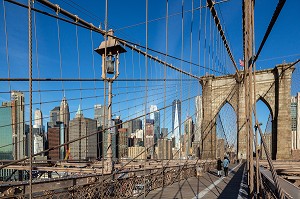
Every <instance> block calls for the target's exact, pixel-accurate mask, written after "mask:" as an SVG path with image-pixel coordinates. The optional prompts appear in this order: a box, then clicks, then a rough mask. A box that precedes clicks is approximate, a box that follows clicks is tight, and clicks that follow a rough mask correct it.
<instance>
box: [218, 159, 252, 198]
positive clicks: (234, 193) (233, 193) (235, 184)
mask: <svg viewBox="0 0 300 199" xmlns="http://www.w3.org/2000/svg"><path fill="white" fill-rule="evenodd" d="M244 167H245V164H243V165H242V166H240V168H239V169H238V170H237V171H236V173H235V175H234V176H233V177H232V178H231V180H230V181H229V182H228V184H227V186H226V187H225V188H224V189H223V191H222V192H221V194H220V195H219V197H218V198H221V199H222V198H223V199H228V198H241V197H239V194H240V185H241V183H242V179H243V178H244V176H243V171H244ZM242 198H248V196H247V195H243V196H242Z"/></svg>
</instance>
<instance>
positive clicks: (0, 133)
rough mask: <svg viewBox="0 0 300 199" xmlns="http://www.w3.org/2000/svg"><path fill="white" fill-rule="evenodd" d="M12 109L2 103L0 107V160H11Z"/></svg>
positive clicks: (7, 104)
mask: <svg viewBox="0 0 300 199" xmlns="http://www.w3.org/2000/svg"><path fill="white" fill-rule="evenodd" d="M11 111H12V107H11V103H10V102H3V103H2V106H1V107H0V126H1V127H0V146H2V147H1V148H0V160H13V149H14V147H13V145H12V143H13V136H12V135H13V132H12V112H11Z"/></svg>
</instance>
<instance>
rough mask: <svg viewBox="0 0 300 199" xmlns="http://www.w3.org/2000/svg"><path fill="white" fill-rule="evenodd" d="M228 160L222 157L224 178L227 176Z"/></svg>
mask: <svg viewBox="0 0 300 199" xmlns="http://www.w3.org/2000/svg"><path fill="white" fill-rule="evenodd" d="M229 163H230V161H229V159H228V157H224V161H223V167H224V173H225V177H226V176H228V166H229Z"/></svg>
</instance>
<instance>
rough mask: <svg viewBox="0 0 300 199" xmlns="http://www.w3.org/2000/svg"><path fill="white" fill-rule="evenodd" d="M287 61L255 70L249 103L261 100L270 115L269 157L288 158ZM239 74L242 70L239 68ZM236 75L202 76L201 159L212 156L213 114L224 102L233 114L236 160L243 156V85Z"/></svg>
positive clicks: (288, 84)
mask: <svg viewBox="0 0 300 199" xmlns="http://www.w3.org/2000/svg"><path fill="white" fill-rule="evenodd" d="M293 71H294V68H293V67H290V64H283V65H277V66H276V67H275V68H274V69H268V70H261V71H256V75H255V76H256V95H255V96H254V94H253V97H254V99H253V102H254V103H256V102H257V101H258V100H262V101H263V102H264V103H265V104H266V105H267V107H268V108H269V110H270V112H271V115H272V120H273V122H272V152H271V153H272V158H273V159H290V158H291V117H290V109H291V105H290V98H291V76H292V73H293ZM241 73H243V72H242V71H241ZM241 79H242V80H241V81H238V79H237V76H236V75H227V76H221V77H215V76H212V75H208V76H203V77H202V78H201V80H200V83H201V85H202V98H203V100H202V107H203V122H202V132H201V133H202V136H201V137H202V140H201V142H202V146H201V155H202V159H207V158H212V159H214V158H216V125H215V123H216V117H217V114H218V113H219V111H220V109H221V108H222V107H223V105H224V104H225V103H227V102H228V103H229V104H230V105H231V106H232V107H233V109H234V111H235V113H236V115H237V151H238V158H239V159H246V151H247V132H246V128H245V122H246V117H245V88H244V81H243V77H242V78H241Z"/></svg>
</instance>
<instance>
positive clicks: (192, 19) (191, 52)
mask: <svg viewBox="0 0 300 199" xmlns="http://www.w3.org/2000/svg"><path fill="white" fill-rule="evenodd" d="M193 22H194V0H192V16H191V29H190V31H191V32H190V73H191V74H192V64H191V63H192V58H193ZM190 80H192V78H191V77H190ZM191 87H192V81H190V86H189V91H188V98H190V94H191ZM190 106H191V100H190V99H189V104H188V113H187V115H188V116H189V114H191V112H190V111H191V110H190V108H191V107H190ZM186 151H187V150H186Z"/></svg>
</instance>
